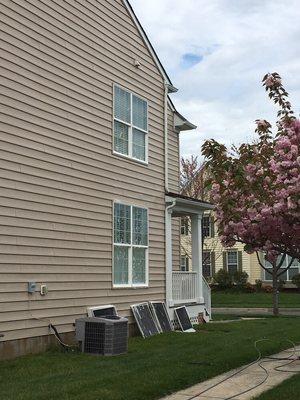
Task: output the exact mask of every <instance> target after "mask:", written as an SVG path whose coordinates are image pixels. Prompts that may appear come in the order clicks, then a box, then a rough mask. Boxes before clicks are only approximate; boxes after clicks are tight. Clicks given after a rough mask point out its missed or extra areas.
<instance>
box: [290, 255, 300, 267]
mask: <svg viewBox="0 0 300 400" xmlns="http://www.w3.org/2000/svg"><path fill="white" fill-rule="evenodd" d="M291 260H292V257H291V256H287V263H288V264H287V266H288V265H289V264H290V262H291ZM299 266H300V263H299V260H297V258H294V260H293V262H292V264H291V267H299Z"/></svg>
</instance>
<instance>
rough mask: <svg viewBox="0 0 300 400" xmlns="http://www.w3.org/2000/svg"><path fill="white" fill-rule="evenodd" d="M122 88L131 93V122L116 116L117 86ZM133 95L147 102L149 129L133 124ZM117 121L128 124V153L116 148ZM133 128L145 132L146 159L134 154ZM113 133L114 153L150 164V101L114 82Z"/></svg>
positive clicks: (140, 162)
mask: <svg viewBox="0 0 300 400" xmlns="http://www.w3.org/2000/svg"><path fill="white" fill-rule="evenodd" d="M116 87H117V88H119V89H122V90H124V91H126V92H127V93H129V94H130V121H131V122H130V123H128V122H126V121H122V120H121V119H119V118H116V117H115V88H116ZM132 96H136V97H138V98H139V99H141V100H143V101H145V102H146V116H147V130H144V129H141V128H139V127H137V126H135V125H133V119H132V111H133V110H132ZM115 121H117V122H119V123H121V124H124V125H127V126H128V128H129V129H128V154H123V153H120V152H118V151H116V150H115ZM133 129H137V130H139V131H141V132H143V133H145V160H140V159H138V158H136V157H133V156H132V136H133ZM112 133H113V135H112V136H113V140H112V153H113V154H114V155H116V156H118V157H123V158H126V159H128V160H132V161H134V162H137V163H139V164H143V165H148V164H149V157H148V148H149V102H148V100H146V99H145V98H144V97H142V96H140V95H138V94H136V93H135V92H133V91H131V90H129V89H127V88H125V87H124V86H122V85H119V84H117V83H113V108H112Z"/></svg>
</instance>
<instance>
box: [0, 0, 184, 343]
mask: <svg viewBox="0 0 300 400" xmlns="http://www.w3.org/2000/svg"><path fill="white" fill-rule="evenodd" d="M0 4H1V16H0V19H1V22H2V24H3V30H2V34H1V41H0V52H1V67H0V76H1V84H2V91H1V100H0V102H1V117H0V125H1V130H0V140H1V149H0V167H1V170H0V186H1V199H0V241H1V243H0V332H3V333H4V334H5V338H4V340H6V341H11V340H14V339H23V338H29V337H37V336H40V335H47V334H48V333H49V331H48V327H47V326H48V322H49V320H51V322H52V323H53V324H54V325H56V326H57V328H58V330H59V332H69V331H72V330H73V329H74V328H73V325H72V324H73V322H74V320H75V318H78V317H81V316H82V315H83V314H85V312H86V306H91V305H97V304H110V303H112V304H115V305H116V306H117V309H118V311H119V313H120V314H121V315H123V316H126V317H129V318H130V321H132V319H131V313H130V304H133V303H137V302H140V301H145V300H162V299H164V298H165V267H164V266H165V236H164V209H165V206H164V197H165V193H164V183H165V182H164V136H163V121H164V114H163V106H164V85H163V79H162V77H161V75H160V74H159V72H158V70H157V67H156V65H155V64H154V62H153V60H152V58H151V56H150V54H149V52H148V50H147V48H146V46H145V45H144V43H143V41H142V39H141V37H140V36H139V34H138V31H137V29H136V27H135V25H134V24H133V22H132V20H131V18H130V17H129V15H128V14H127V11H126V9H125V7H124V6H123V4H122V2H121V0H98V1H88V2H87V1H85V2H80V1H74V0H65V1H64V2H61V1H60V0H52V1H51V2H49V1H47V0H41V1H39V2H36V1H34V0H28V1H26V2H24V1H22V0H16V1H14V2H12V1H11V2H7V1H5V0H0ZM83 4H84V5H83ZM136 59H137V60H139V62H140V63H141V66H140V68H136V67H135V66H134V60H136ZM113 83H117V84H119V85H122V86H124V87H125V88H127V89H129V90H131V91H133V92H135V93H136V94H137V95H140V96H142V97H144V98H146V99H147V100H148V102H149V165H148V166H144V165H141V164H139V163H136V162H133V161H130V160H127V159H125V158H121V157H118V156H115V155H113V154H112V147H113V144H112V114H113V110H112V100H113V99H112V91H113ZM171 119H172V116H169V123H171ZM169 145H170V149H171V150H170V161H171V160H172V161H171V166H170V170H171V171H170V180H171V185H172V190H176V187H175V186H176V175H177V174H178V171H179V169H177V167H178V157H177V152H178V150H177V149H176V146H177V147H178V134H176V135H175V134H174V132H173V131H172V132H171V136H170V142H169ZM175 161H176V166H175ZM173 162H174V165H173ZM178 168H179V167H178ZM114 200H120V201H124V202H126V203H130V204H135V205H140V206H143V207H148V208H149V271H150V272H149V277H150V283H149V288H147V289H113V288H112V213H113V208H112V207H113V201H114ZM28 281H35V282H37V284H38V285H40V284H41V283H44V284H47V286H48V289H49V293H48V294H47V295H46V296H44V297H42V296H41V295H40V294H39V293H35V294H33V295H30V294H28V293H27V282H28ZM36 318H43V319H36Z"/></svg>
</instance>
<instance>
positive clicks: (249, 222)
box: [202, 73, 300, 315]
mask: <svg viewBox="0 0 300 400" xmlns="http://www.w3.org/2000/svg"><path fill="white" fill-rule="evenodd" d="M263 85H264V87H265V89H266V91H267V92H268V94H269V97H270V98H271V99H272V100H273V101H274V102H275V104H278V105H279V111H278V114H277V115H278V122H277V132H276V134H275V135H273V134H272V131H271V128H272V127H271V124H270V123H269V122H268V121H266V120H264V119H260V120H256V130H255V131H256V133H257V134H258V140H257V141H255V142H254V143H251V144H242V145H241V146H240V147H238V148H237V147H235V146H233V147H232V148H231V149H230V150H228V149H227V148H226V146H225V145H223V144H220V143H218V142H216V141H215V140H213V139H212V140H208V141H206V142H205V143H204V144H203V147H202V154H203V155H204V156H205V157H206V159H207V164H208V167H209V168H210V178H209V179H208V181H207V185H208V187H209V188H210V190H211V196H212V201H213V202H214V204H215V205H216V213H215V216H216V221H217V224H218V232H219V235H220V239H221V241H222V243H223V245H224V246H226V247H231V246H233V245H234V244H235V243H236V242H241V243H244V244H245V251H247V252H248V253H253V252H256V253H257V258H258V260H259V263H260V265H261V267H262V268H264V269H266V266H265V263H264V260H262V259H261V257H259V254H260V252H262V253H263V254H265V259H266V260H267V261H268V262H269V263H270V264H271V266H272V268H271V269H268V271H269V272H270V273H271V274H272V281H273V313H274V314H275V315H277V314H278V313H279V309H278V300H279V299H278V286H279V279H280V276H281V275H282V274H284V273H285V271H286V270H287V269H288V268H289V267H290V266H291V265H292V263H293V261H294V259H295V258H296V259H300V221H299V220H300V154H299V147H300V121H299V120H297V119H296V118H295V117H294V114H293V111H292V110H291V104H290V102H289V101H288V93H287V92H286V91H285V89H284V87H283V86H282V82H281V78H280V76H279V75H278V74H277V73H272V74H267V75H266V76H265V77H264V78H263ZM287 255H289V256H290V257H289V260H290V262H289V264H288V266H287V267H286V268H281V267H282V265H283V263H284V260H285V258H286V256H287Z"/></svg>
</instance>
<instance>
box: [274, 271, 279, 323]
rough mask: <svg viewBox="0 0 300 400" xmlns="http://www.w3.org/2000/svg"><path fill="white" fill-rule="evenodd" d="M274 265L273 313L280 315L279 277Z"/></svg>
mask: <svg viewBox="0 0 300 400" xmlns="http://www.w3.org/2000/svg"><path fill="white" fill-rule="evenodd" d="M274 267H275V266H273V315H274V316H276V317H278V315H279V290H278V277H277V269H276V267H275V268H274Z"/></svg>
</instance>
